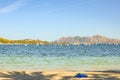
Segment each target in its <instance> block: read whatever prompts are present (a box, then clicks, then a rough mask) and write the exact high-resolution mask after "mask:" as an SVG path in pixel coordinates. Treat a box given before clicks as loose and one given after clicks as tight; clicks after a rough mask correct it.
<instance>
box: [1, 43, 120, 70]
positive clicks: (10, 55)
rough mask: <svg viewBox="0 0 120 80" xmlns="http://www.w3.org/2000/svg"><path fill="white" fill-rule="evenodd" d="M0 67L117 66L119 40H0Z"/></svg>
mask: <svg viewBox="0 0 120 80" xmlns="http://www.w3.org/2000/svg"><path fill="white" fill-rule="evenodd" d="M0 70H41V71H42V70H75V71H95V70H120V44H119V45H109V44H97V45H82V44H81V45H22V44H20V45H12V44H11V45H10V44H9V45H7V44H1V45H0Z"/></svg>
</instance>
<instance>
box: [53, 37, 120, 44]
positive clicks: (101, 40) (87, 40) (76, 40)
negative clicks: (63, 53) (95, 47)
mask: <svg viewBox="0 0 120 80" xmlns="http://www.w3.org/2000/svg"><path fill="white" fill-rule="evenodd" d="M53 43H55V44H74V45H79V44H120V40H119V39H114V38H109V37H106V36H102V35H94V36H92V37H80V36H74V37H71V36H68V37H61V38H59V39H58V40H56V41H54V42H53Z"/></svg>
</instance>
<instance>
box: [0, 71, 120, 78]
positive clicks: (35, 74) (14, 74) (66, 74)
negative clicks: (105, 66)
mask: <svg viewBox="0 0 120 80" xmlns="http://www.w3.org/2000/svg"><path fill="white" fill-rule="evenodd" d="M77 73H83V74H87V75H88V78H75V77H74V76H75V75H76V74H77ZM0 80H120V71H113V70H108V71H84V72H83V71H82V72H77V71H62V70H61V71H1V72H0Z"/></svg>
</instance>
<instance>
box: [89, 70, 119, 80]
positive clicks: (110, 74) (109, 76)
mask: <svg viewBox="0 0 120 80" xmlns="http://www.w3.org/2000/svg"><path fill="white" fill-rule="evenodd" d="M92 72H93V73H94V72H98V74H92V77H91V78H94V79H95V80H120V77H118V76H120V70H117V71H115V70H107V71H92ZM99 72H101V73H103V74H101V73H99ZM117 75H118V76H117Z"/></svg>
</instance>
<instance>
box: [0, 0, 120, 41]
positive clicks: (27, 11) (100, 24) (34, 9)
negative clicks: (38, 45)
mask: <svg viewBox="0 0 120 80" xmlns="http://www.w3.org/2000/svg"><path fill="white" fill-rule="evenodd" d="M95 34H100V35H105V36H108V37H112V38H118V39H120V0H0V37H5V38H8V39H24V38H32V39H41V40H48V41H51V40H55V39H57V38H59V37H63V36H92V35H95Z"/></svg>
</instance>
